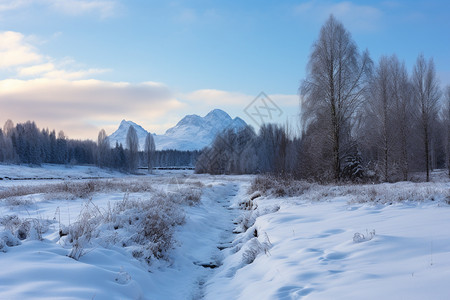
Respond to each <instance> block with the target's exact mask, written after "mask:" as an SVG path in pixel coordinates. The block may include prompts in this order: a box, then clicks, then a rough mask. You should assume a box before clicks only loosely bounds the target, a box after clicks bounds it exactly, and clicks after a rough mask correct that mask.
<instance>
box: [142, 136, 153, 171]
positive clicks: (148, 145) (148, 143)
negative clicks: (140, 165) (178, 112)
mask: <svg viewBox="0 0 450 300" xmlns="http://www.w3.org/2000/svg"><path fill="white" fill-rule="evenodd" d="M144 150H145V156H146V160H147V168H148V172H149V173H151V172H152V169H153V160H154V154H155V140H154V139H153V136H152V135H151V134H150V133H148V134H147V136H146V137H145V149H144Z"/></svg>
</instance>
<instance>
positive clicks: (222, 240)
mask: <svg viewBox="0 0 450 300" xmlns="http://www.w3.org/2000/svg"><path fill="white" fill-rule="evenodd" d="M0 174H2V175H4V174H10V175H11V174H15V175H14V176H15V177H20V176H22V177H26V178H31V177H32V176H31V175H33V176H35V177H38V178H49V177H50V176H53V177H59V178H60V179H58V180H57V181H58V182H68V181H70V180H73V178H78V179H77V181H81V182H84V181H86V182H87V181H89V180H90V181H92V178H91V177H98V178H99V177H101V178H108V179H97V180H99V181H98V182H100V181H103V182H104V183H103V184H102V185H101V186H103V185H104V186H106V187H105V189H101V190H95V191H94V192H93V193H92V194H90V195H89V197H87V198H84V199H81V198H76V197H73V195H72V196H70V195H66V194H61V193H50V194H49V195H46V194H45V193H38V194H32V195H23V196H17V197H13V198H14V199H12V200H11V199H1V200H0V218H3V219H4V218H5V217H6V216H11V215H17V216H18V217H19V218H21V219H30V220H37V222H41V223H45V224H46V226H47V227H48V228H47V229H48V230H46V231H45V232H44V233H43V234H42V236H43V240H42V241H41V240H39V239H38V238H37V235H36V234H34V235H33V234H30V236H28V237H27V238H26V239H24V240H21V241H20V245H6V247H4V248H3V250H4V252H2V251H1V250H0V299H49V298H58V299H383V298H384V299H449V297H450V286H449V285H448V283H447V281H448V278H450V231H448V230H446V229H447V228H449V227H450V218H449V217H448V216H449V214H450V205H448V204H447V202H448V201H450V182H449V181H448V180H445V179H444V180H439V181H440V182H436V183H429V184H426V183H423V184H422V183H397V184H383V185H376V186H373V187H372V186H358V187H351V186H350V187H349V186H341V187H331V186H328V187H324V186H318V185H308V186H306V187H302V188H305V191H304V193H303V194H302V195H298V196H291V197H289V196H284V197H281V198H277V197H276V196H274V194H272V193H269V192H267V193H264V192H256V193H252V194H251V195H249V193H248V190H249V187H250V184H251V181H252V180H253V177H252V176H209V175H193V174H191V173H189V172H186V171H184V172H178V171H176V172H159V173H157V174H154V175H146V176H130V175H127V176H123V175H120V174H118V173H109V172H107V171H104V170H100V169H97V168H92V167H75V168H73V169H72V171H71V169H67V170H66V169H65V168H64V167H63V168H61V167H56V166H45V167H44V168H41V169H39V168H24V170H23V171H21V169H20V168H19V167H11V166H9V167H8V166H0ZM85 174H90V175H91V176H86V175H85ZM0 177H2V176H0ZM8 177H12V176H8ZM86 177H89V178H90V179H79V178H86ZM11 182H14V183H13V184H12V183H11ZM51 184H55V183H54V182H53V181H51V180H1V181H0V192H6V191H8V190H11V189H13V186H14V187H19V189H20V186H21V185H24V186H30V185H36V186H43V185H45V187H50V186H51ZM127 185H129V186H130V188H129V189H128V188H127V189H126V190H124V186H127ZM187 188H188V189H195V190H201V192H202V195H201V198H200V201H199V202H198V203H194V205H192V203H191V205H189V204H187V203H185V202H180V203H178V202H177V203H178V204H177V205H179V206H180V207H181V208H182V211H183V214H184V216H185V222H184V223H183V224H182V225H176V227H175V232H174V240H175V241H176V242H175V244H174V245H173V248H172V249H170V251H168V254H167V257H166V258H165V259H152V260H151V263H150V265H149V264H147V263H145V262H143V261H142V260H139V259H136V258H135V257H133V255H131V254H130V251H129V249H130V247H125V246H123V247H122V246H121V245H120V243H117V241H116V242H114V243H113V242H111V243H107V242H105V241H109V239H106V238H103V239H101V238H97V239H93V242H91V243H90V244H89V245H88V246H87V247H86V249H85V250H86V251H85V253H84V255H82V256H81V257H80V259H79V260H78V261H77V260H74V259H72V258H69V257H68V256H67V255H68V254H69V253H70V250H71V246H70V245H68V244H66V243H65V242H64V239H60V236H59V230H60V228H61V226H69V225H71V224H74V223H75V222H76V220H77V219H78V218H79V217H80V215H81V213H82V212H83V209H85V208H86V205H92V207H95V208H96V209H98V211H100V212H106V211H107V210H108V209H109V208H110V207H113V206H114V205H115V204H116V203H121V201H124V200H123V199H124V197H126V198H127V199H128V198H129V199H130V201H146V199H151V198H152V197H154V196H155V195H158V193H161V192H164V193H166V194H169V195H171V194H176V193H177V192H179V191H185V190H186V191H187ZM252 198H253V199H252ZM367 200H370V202H367ZM373 201H375V202H376V203H377V204H374V203H373ZM136 203H140V202H136ZM130 222H131V220H130ZM5 227H7V226H5V225H0V233H1V236H0V239H3V240H8V239H9V240H11V237H10V236H9V237H8V236H7V230H6V229H7V228H5ZM100 228H101V231H100V232H101V233H102V234H103V235H104V236H108V237H109V234H110V233H111V232H113V233H114V229H111V228H108V227H100ZM121 230H122V229H120V228H119V229H118V230H117V232H118V233H117V235H118V237H116V238H115V239H116V240H117V239H119V240H120V239H124V238H125V235H126V233H124V232H123V231H121ZM358 233H359V235H358ZM102 234H100V235H102ZM16 240H17V239H16Z"/></svg>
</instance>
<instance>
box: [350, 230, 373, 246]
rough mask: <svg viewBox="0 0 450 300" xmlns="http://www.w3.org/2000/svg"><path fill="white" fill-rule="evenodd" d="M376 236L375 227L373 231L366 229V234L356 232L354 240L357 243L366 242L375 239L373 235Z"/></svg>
mask: <svg viewBox="0 0 450 300" xmlns="http://www.w3.org/2000/svg"><path fill="white" fill-rule="evenodd" d="M374 236H375V229H374V230H372V231H370V232H369V231H366V235H364V234H362V233H359V232H357V233H355V235H354V236H353V242H355V243H361V242H366V241H370V240H371V239H373V237H374Z"/></svg>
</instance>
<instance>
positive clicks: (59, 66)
mask: <svg viewBox="0 0 450 300" xmlns="http://www.w3.org/2000/svg"><path fill="white" fill-rule="evenodd" d="M27 40H29V38H27V37H26V36H24V35H23V34H22V33H20V32H13V31H6V32H0V69H8V70H9V71H10V72H14V71H15V72H16V74H15V75H16V76H17V77H20V78H53V79H68V80H76V79H82V78H89V77H91V76H92V75H98V74H102V73H105V72H109V71H111V70H109V69H101V68H88V69H83V68H82V67H79V64H77V63H76V62H75V61H74V60H72V59H67V58H66V59H63V60H61V61H59V62H56V60H54V59H52V58H51V57H48V56H44V55H42V54H41V53H39V50H38V49H37V48H35V47H34V46H33V45H31V44H29V43H28V42H27Z"/></svg>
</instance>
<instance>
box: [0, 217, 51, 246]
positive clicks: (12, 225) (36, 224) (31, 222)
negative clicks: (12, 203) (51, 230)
mask: <svg viewBox="0 0 450 300" xmlns="http://www.w3.org/2000/svg"><path fill="white" fill-rule="evenodd" d="M0 225H3V226H4V228H5V229H6V230H7V231H9V232H11V233H12V234H13V235H14V236H15V237H17V238H18V239H19V240H25V239H28V238H31V239H35V240H42V235H43V234H44V233H45V232H46V231H47V230H48V227H49V225H50V221H48V220H42V219H40V218H26V219H21V218H19V217H18V216H17V215H8V216H4V217H2V218H0Z"/></svg>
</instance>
